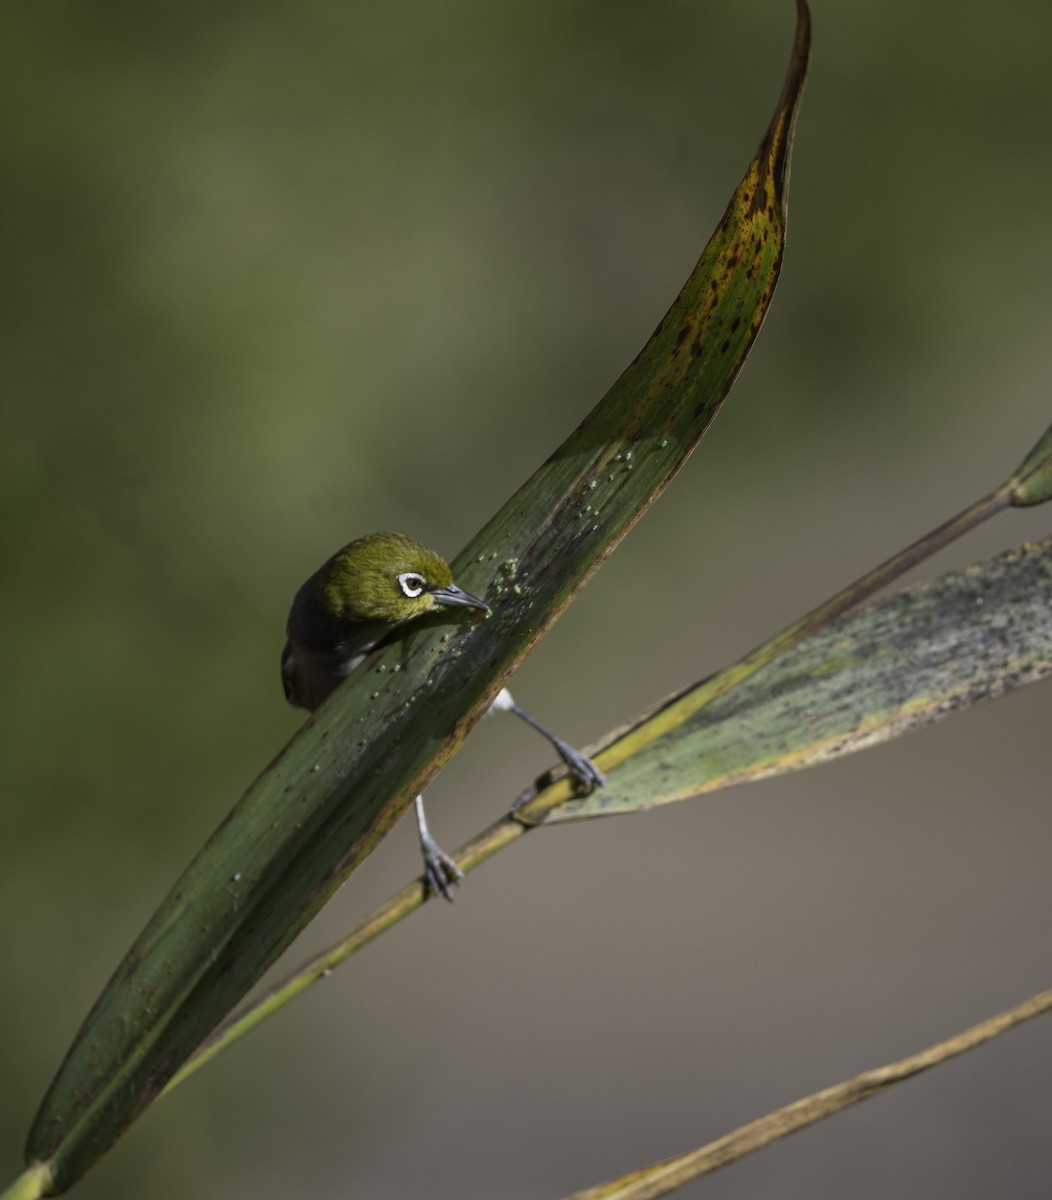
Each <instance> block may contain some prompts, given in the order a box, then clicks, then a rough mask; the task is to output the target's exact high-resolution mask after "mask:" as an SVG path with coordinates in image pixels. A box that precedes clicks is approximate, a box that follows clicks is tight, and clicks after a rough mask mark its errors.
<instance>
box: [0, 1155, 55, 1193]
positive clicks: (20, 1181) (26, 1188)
mask: <svg viewBox="0 0 1052 1200" xmlns="http://www.w3.org/2000/svg"><path fill="white" fill-rule="evenodd" d="M50 1186H51V1170H50V1168H49V1167H48V1165H47V1163H39V1162H38V1163H33V1164H32V1165H31V1166H29V1167H27V1168H26V1169H25V1170H24V1171H23V1172H22V1174H21V1175H19V1177H18V1178H17V1179H16V1180H15V1181H14V1183H12V1184H11V1186H10V1187H9V1188H8V1189H7V1190H6V1191H4V1192H0V1200H38V1197H40V1196H46V1195H47V1194H48V1188H49V1187H50Z"/></svg>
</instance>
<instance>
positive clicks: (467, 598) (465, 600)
mask: <svg viewBox="0 0 1052 1200" xmlns="http://www.w3.org/2000/svg"><path fill="white" fill-rule="evenodd" d="M431 595H432V596H434V598H435V599H436V600H437V601H438V602H439V604H453V605H457V604H460V605H463V606H464V607H465V608H481V609H482V611H483V612H484V613H488V612H489V605H488V604H486V603H485V601H483V600H480V599H479V598H478V596H473V595H472V594H471V593H470V592H465V591H464V589H463V588H460V587H457V585H456V584H455V583H451V584H449V586H448V587H440V588H434V589H433V591H432V592H431Z"/></svg>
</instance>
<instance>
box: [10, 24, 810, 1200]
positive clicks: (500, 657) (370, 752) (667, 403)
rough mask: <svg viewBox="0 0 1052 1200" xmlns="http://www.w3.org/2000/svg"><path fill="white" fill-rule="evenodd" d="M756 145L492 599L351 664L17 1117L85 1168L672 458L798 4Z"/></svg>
mask: <svg viewBox="0 0 1052 1200" xmlns="http://www.w3.org/2000/svg"><path fill="white" fill-rule="evenodd" d="M797 7H798V16H797V32H796V39H795V44H794V49H793V55H792V59H791V63H790V68H789V73H788V76H787V79H786V84H785V88H784V90H783V93H782V96H781V98H780V99H779V102H778V106H777V109H776V111H775V114H774V117H773V119H772V121H771V124H770V126H769V128H768V131H767V133H766V135H765V136H764V138H763V140H762V142H761V144H760V148H759V151H758V154H757V156H756V158H755V159H754V160H753V162H752V163H751V164H750V166H749V169H748V171H747V172H746V175H745V178H744V180H743V181H742V183H741V185H740V186H739V187H738V189H737V190H736V191H735V193H734V196H733V198H732V199H731V202H730V204H729V206H728V208H727V211H726V213H725V214H724V217H723V220H722V221H721V223H720V225H719V227H718V229H717V230H716V232H715V234H714V235H713V237H712V239H711V240H710V242H709V244H708V246H707V247H706V249H705V251H704V252H703V254H702V256H701V259H700V261H699V263H698V265H697V267H696V268H695V270H694V272H693V273H692V274H691V276H690V278H689V279H688V281H687V283H686V284H685V285H684V288H683V290H682V291H681V293H680V295H679V297H678V298H677V299H676V301H675V303H674V304H673V306H672V307H671V309H670V310H669V311H668V313H667V314H666V315H665V318H664V319H663V320H662V322H661V324H660V325H659V326H658V328H657V330H656V331H655V333H654V334H653V336H652V337H651V339H650V340H649V342H648V343H647V345H646V346H645V347H644V349H643V350H642V351H641V353H640V354H639V355H638V356H637V358H636V359H635V361H634V362H633V363H632V364H631V366H629V367H628V369H627V370H626V371H625V372H624V373H623V374H622V375H621V377H620V378H619V379H618V380H617V382H616V383H615V384H614V386H613V387H612V388H611V390H610V391H609V392H608V394H607V395H606V396H605V397H604V398H603V400H602V401H601V402H600V403H599V405H598V406H597V407H596V408H595V409H594V410H593V411H592V412H591V413H590V414H589V416H588V417H587V418H586V419H585V420H584V422H583V423H582V424H581V425H580V426H579V427H578V429H577V430H576V431H575V432H574V433H573V434H572V435H571V436H570V437H569V438H568V439H567V441H566V442H565V443H564V444H563V445H562V446H561V447H560V448H559V449H558V450H557V451H556V452H555V453H554V454H553V455H552V456H551V457H550V458H549V459H548V460H547V462H545V463H544V465H543V466H542V467H541V468H540V469H539V470H538V471H537V472H536V473H535V474H534V475H533V476H532V477H531V478H530V479H529V480H528V481H527V483H526V484H525V485H524V486H523V487H522V488H521V489H520V490H519V491H518V492H517V493H516V494H515V495H514V496H513V497H512V498H511V500H510V501H509V502H508V503H507V504H506V505H505V506H504V508H502V509H501V511H500V512H499V513H498V514H497V515H496V516H495V517H494V518H493V520H491V521H490V522H489V524H488V525H487V526H486V527H485V528H484V529H483V530H482V532H481V533H479V534H478V536H477V537H476V538H475V539H474V540H473V541H472V542H471V544H470V545H469V546H468V548H467V549H466V550H465V551H464V552H463V553H462V554H461V555H460V556H459V557H458V558H457V559H456V561H455V563H454V570H455V573H456V577H457V579H458V581H459V582H460V583H461V584H463V585H464V586H465V587H467V588H469V589H470V590H471V591H473V592H475V593H477V594H480V595H483V596H485V598H486V599H487V600H488V601H489V603H490V604H491V605H492V607H493V610H494V611H493V616H492V617H491V618H490V619H488V620H485V621H479V622H475V623H472V622H471V621H470V620H469V621H464V622H461V623H459V624H457V625H455V626H454V625H452V624H449V623H445V624H444V623H443V622H442V621H441V620H434V621H431V622H430V623H425V622H420V623H418V624H417V626H416V628H410V630H409V631H408V632H407V633H406V635H405V636H404V637H401V638H399V639H398V640H397V641H396V642H395V643H394V644H392V645H391V646H389V647H388V648H387V649H385V650H384V651H382V652H381V653H379V654H378V655H376V656H375V657H374V659H373V660H371V662H370V663H369V664H367V665H366V666H365V667H363V668H361V669H359V671H358V672H356V673H355V674H354V675H352V676H351V678H350V679H349V680H348V681H347V683H346V684H344V685H343V686H342V687H341V688H340V689H338V690H337V692H336V693H335V694H334V695H333V696H332V697H331V698H330V701H329V702H327V703H326V704H325V705H323V706H322V708H321V709H320V710H319V711H318V712H317V713H316V714H315V715H314V716H313V717H312V718H311V719H310V720H309V721H308V722H307V724H306V725H305V727H304V729H303V730H302V731H301V733H300V734H299V735H298V736H297V737H296V738H294V739H293V740H292V742H290V743H289V745H288V746H287V747H286V748H285V750H284V751H282V753H281V754H280V755H279V756H278V758H277V759H275V761H274V762H273V763H272V764H271V765H270V767H269V768H268V769H267V770H266V771H265V772H264V773H263V774H262V775H261V776H260V778H259V779H258V780H257V781H256V782H255V783H254V784H253V786H252V787H251V788H250V789H249V791H248V792H247V793H246V794H245V796H244V797H243V798H242V800H241V801H240V802H239V803H238V805H237V806H236V807H235V808H234V810H233V812H232V813H231V814H230V815H229V816H228V817H227V819H226V820H225V821H224V822H223V824H222V825H221V826H220V827H219V829H218V830H217V831H216V833H215V834H214V835H213V836H212V838H211V840H210V841H209V842H208V843H207V845H206V846H205V848H204V850H203V851H202V852H201V854H200V855H199V856H198V857H197V859H195V860H194V862H193V863H192V864H191V865H190V867H189V868H188V869H187V871H186V872H185V874H184V875H183V877H182V878H181V879H180V880H179V881H178V883H177V884H176V886H175V888H174V890H173V891H172V892H171V893H170V894H169V896H168V897H167V898H166V899H165V900H164V902H163V903H162V905H161V907H160V909H159V910H158V911H157V913H156V914H155V915H154V917H153V918H152V920H151V921H150V922H149V924H148V925H147V927H146V929H145V931H144V932H143V934H142V935H141V936H140V938H139V939H138V940H137V941H136V943H135V945H134V946H133V947H132V949H131V951H130V952H129V954H128V956H127V957H126V959H125V960H124V962H123V963H122V964H121V965H120V967H119V968H118V969H117V972H116V974H115V975H114V976H113V978H112V979H111V981H110V983H109V984H108V985H107V987H106V989H105V991H104V992H103V994H102V996H101V997H100V999H99V1000H98V1001H97V1003H96V1005H95V1007H94V1008H93V1009H92V1011H91V1013H90V1014H89V1016H88V1019H87V1021H86V1022H85V1024H84V1026H83V1027H82V1029H81V1031H80V1033H79V1035H78V1037H77V1039H76V1041H75V1042H74V1045H73V1047H72V1049H71V1050H70V1052H69V1054H68V1056H67V1058H66V1060H65V1062H64V1064H63V1066H62V1068H61V1069H60V1071H59V1074H58V1076H57V1077H56V1079H55V1081H54V1082H53V1084H52V1086H51V1088H50V1090H49V1092H48V1094H47V1096H46V1097H45V1100H44V1103H43V1105H42V1107H41V1109H40V1112H39V1113H38V1115H37V1119H36V1121H35V1123H34V1125H33V1128H32V1130H31V1132H30V1135H29V1140H28V1145H27V1155H28V1157H29V1160H30V1161H31V1162H32V1161H40V1162H44V1163H46V1164H47V1167H48V1170H49V1173H50V1178H51V1181H52V1182H51V1190H52V1191H61V1190H63V1189H64V1188H66V1187H68V1186H69V1185H70V1184H71V1183H72V1182H73V1181H74V1180H76V1179H77V1178H78V1177H79V1175H81V1174H82V1173H83V1172H84V1171H85V1170H86V1169H87V1168H88V1167H89V1166H90V1165H91V1164H92V1163H93V1162H94V1161H95V1160H96V1159H97V1158H98V1157H99V1155H100V1154H102V1153H103V1152H104V1151H105V1150H106V1149H107V1148H108V1147H109V1146H110V1145H112V1143H113V1142H114V1141H115V1140H116V1138H117V1137H119V1135H120V1134H121V1132H122V1131H123V1130H124V1129H125V1128H126V1127H127V1126H128V1125H129V1124H130V1123H131V1121H133V1120H134V1119H135V1117H136V1116H137V1115H138V1114H139V1113H141V1112H142V1111H143V1109H144V1108H146V1106H147V1105H148V1104H149V1103H150V1101H151V1100H152V1099H153V1098H154V1097H155V1096H156V1095H157V1094H158V1093H159V1092H160V1090H161V1089H162V1088H163V1087H164V1084H165V1082H166V1081H167V1080H168V1079H169V1078H170V1076H171V1075H172V1074H173V1072H174V1071H175V1070H176V1069H177V1068H178V1067H179V1065H180V1063H182V1062H183V1061H184V1060H185V1059H186V1057H187V1056H188V1055H189V1054H190V1053H191V1051H192V1050H193V1049H194V1047H195V1046H196V1045H197V1044H198V1043H199V1042H200V1041H202V1039H203V1038H204V1037H205V1036H206V1035H207V1034H208V1033H209V1031H210V1030H211V1029H212V1028H213V1027H214V1026H215V1025H216V1023H217V1022H218V1021H219V1020H220V1019H221V1018H222V1017H223V1015H224V1014H225V1013H226V1012H228V1011H229V1009H230V1008H231V1007H232V1006H233V1005H234V1004H235V1003H236V1002H237V1000H238V999H240V997H241V996H242V995H244V993H245V992H246V991H247V990H248V988H249V987H250V986H251V985H252V984H253V983H254V982H255V981H256V980H257V979H258V978H259V976H260V975H261V974H262V973H263V971H264V970H265V969H266V968H267V967H268V966H269V965H270V963H272V962H273V961H274V959H275V958H276V957H277V956H278V955H279V954H280V953H281V952H282V951H283V950H284V949H285V947H286V946H287V945H288V944H289V942H291V941H292V939H293V938H294V937H295V936H296V935H297V934H298V933H299V932H300V930H301V929H302V928H303V927H304V925H306V924H307V922H308V921H309V920H310V919H311V918H312V917H313V916H314V914H315V913H316V912H317V911H318V909H319V908H320V907H321V906H322V905H323V904H324V903H325V901H326V900H327V899H328V898H329V897H330V896H331V895H332V893H333V892H334V891H335V890H336V889H337V888H338V887H339V886H340V884H341V883H342V882H343V881H344V879H346V877H347V875H348V874H349V873H350V872H351V871H352V870H353V869H354V867H355V866H356V865H357V864H358V863H359V862H360V861H361V860H362V859H363V858H364V857H365V855H367V854H368V853H369V852H370V851H371V850H372V848H373V847H374V846H375V845H376V843H377V842H378V841H379V840H380V838H381V837H383V835H384V834H385V833H386V832H387V830H388V829H390V827H391V826H392V825H393V824H394V822H395V821H396V820H397V819H398V818H399V816H400V815H401V814H402V812H403V810H404V809H405V807H406V805H407V804H408V803H409V802H410V800H411V798H412V796H413V795H414V794H415V793H416V792H417V791H419V790H420V789H421V788H422V787H423V785H424V784H425V783H426V782H427V780H428V779H429V778H430V777H431V776H432V775H433V774H434V773H435V771H437V770H438V769H439V767H440V766H441V765H442V764H443V763H444V762H445V761H446V760H447V759H448V758H449V756H450V755H451V754H452V753H453V752H454V751H455V750H456V748H457V747H458V746H459V745H460V743H461V741H462V740H463V738H464V737H465V736H466V734H467V733H468V731H469V730H470V728H471V726H472V725H473V723H474V722H475V721H476V720H477V719H478V717H479V716H480V715H481V714H482V713H483V712H484V711H485V709H486V707H487V705H488V704H489V701H490V700H491V698H492V697H493V695H494V694H495V692H496V690H497V689H498V688H499V687H500V686H501V684H502V683H503V682H504V680H505V679H506V678H507V676H508V675H509V674H510V672H511V671H512V669H513V668H514V667H515V666H516V665H517V664H518V663H519V662H520V661H521V660H522V658H523V657H524V656H525V655H526V654H527V653H528V652H529V650H530V649H531V648H532V646H533V645H534V644H535V642H536V641H537V640H538V639H539V638H540V637H541V636H542V635H543V633H544V632H545V631H546V630H547V629H548V628H549V626H550V625H551V624H552V622H553V621H554V620H555V619H556V618H557V616H558V615H559V614H560V613H561V612H562V610H563V609H564V608H565V607H566V605H567V604H568V603H569V602H570V600H571V599H572V598H573V596H574V595H575V594H576V593H577V591H578V590H579V589H580V588H581V587H582V586H583V585H584V583H585V582H586V580H587V579H588V577H589V576H590V575H591V574H592V572H593V571H594V570H595V569H596V568H597V567H598V566H599V564H600V562H601V561H602V560H603V558H605V556H606V555H607V554H609V553H610V551H611V550H612V549H613V547H614V546H615V545H616V544H617V542H618V541H619V540H620V539H621V538H622V537H623V536H624V534H625V533H626V532H627V530H628V529H629V528H630V526H631V525H632V524H633V523H634V522H635V521H636V520H637V519H638V517H639V516H640V515H641V513H642V512H643V511H644V510H645V509H646V507H647V506H648V505H649V504H650V503H651V502H652V500H653V499H654V498H655V497H656V496H657V495H658V494H659V493H660V492H661V491H662V489H663V488H664V487H665V485H666V484H667V483H668V481H669V479H670V478H671V477H672V476H673V475H674V474H675V472H676V471H677V470H678V469H679V467H680V466H681V465H682V464H683V462H684V461H685V459H686V458H687V456H688V455H689V454H690V452H691V450H692V449H693V448H694V446H695V445H696V443H697V441H698V439H699V438H700V437H701V435H702V433H703V432H704V430H705V428H706V427H707V426H708V424H709V422H710V421H711V420H712V418H713V416H714V415H715V413H716V411H717V410H718V408H719V406H720V403H721V402H722V400H723V398H724V397H725V396H726V394H727V392H728V391H729V389H730V387H731V384H732V383H733V381H734V378H735V377H736V375H737V373H738V371H739V369H740V367H741V365H742V363H743V361H744V359H745V356H746V355H747V353H748V351H749V348H750V347H751V345H752V342H753V340H754V338H755V337H756V334H757V331H758V330H759V327H760V324H761V322H762V321H763V318H764V315H765V314H766V311H767V308H768V305H769V303H770V299H771V295H772V293H773V290H774V287H775V283H776V281H777V277H778V271H779V268H780V265H781V258H782V246H783V240H784V229H785V215H786V202H787V192H788V173H789V157H790V149H791V144H792V135H793V128H794V124H795V118H796V113H797V110H798V106H799V101H800V95H801V90H802V87H803V81H804V76H805V73H806V68H807V59H808V53H809V45H810V20H809V16H808V12H807V8H806V5H805V4H804V3H803V0H798V6H797Z"/></svg>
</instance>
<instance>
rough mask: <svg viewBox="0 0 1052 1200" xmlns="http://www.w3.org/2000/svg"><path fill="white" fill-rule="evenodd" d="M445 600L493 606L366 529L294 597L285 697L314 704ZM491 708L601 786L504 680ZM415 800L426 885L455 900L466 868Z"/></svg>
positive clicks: (387, 536)
mask: <svg viewBox="0 0 1052 1200" xmlns="http://www.w3.org/2000/svg"><path fill="white" fill-rule="evenodd" d="M444 608H450V609H457V608H469V609H475V610H477V611H480V612H482V613H485V614H486V615H487V616H488V615H489V613H490V607H489V605H488V604H486V602H485V601H484V600H480V599H479V598H478V597H477V596H473V595H472V594H471V593H470V592H466V591H465V590H464V589H463V588H461V587H459V586H458V585H457V584H456V583H454V582H453V572H452V569H451V568H450V566H449V564H448V563H447V562H446V560H445V559H444V558H442V556H441V555H439V554H437V553H436V552H435V551H434V550H429V549H428V548H427V547H426V546H423V545H421V544H420V542H417V541H414V540H413V539H412V538H410V537H407V536H406V535H405V534H403V533H390V532H381V533H371V534H368V535H366V536H365V537H360V538H358V539H356V540H355V541H353V542H350V543H348V544H347V545H346V546H344V547H343V548H342V549H341V550H338V551H337V552H336V553H335V554H334V555H332V557H331V558H329V559H327V560H326V561H325V562H324V563H323V564H322V565H321V566H320V567H319V568H318V570H317V571H315V572H314V574H313V575H311V577H310V578H309V579H308V580H307V581H306V582H305V583H304V584H303V585H302V586H301V587H300V588H299V590H298V591H297V592H296V595H295V598H294V599H293V601H292V607H291V608H290V610H289V617H288V623H287V626H286V642H285V649H284V651H283V652H282V655H281V679H282V683H283V684H284V687H285V698H286V699H287V700H288V702H289V703H290V704H291V705H292V706H293V707H294V708H302V709H306V710H307V711H308V712H313V711H314V710H315V709H316V708H317V707H318V706H319V705H320V704H321V703H322V701H323V700H325V698H326V697H327V696H329V695H330V693H332V692H333V691H334V690H335V689H336V687H337V686H338V685H339V684H340V683H341V682H342V681H343V680H344V679H346V678H347V676H348V675H350V674H351V672H352V671H354V670H355V669H356V668H357V667H359V666H360V665H361V664H362V663H363V662H364V661H365V659H366V658H367V657H368V656H369V654H370V652H371V651H372V650H374V649H375V648H376V647H377V646H378V645H379V644H380V643H381V642H382V641H384V640H385V639H386V638H387V637H388V635H389V634H391V633H392V632H393V631H394V630H396V629H398V628H399V627H400V626H402V625H404V624H406V623H407V622H410V621H413V620H414V619H415V618H417V617H421V616H424V615H425V614H426V613H434V612H436V611H440V610H442V609H444ZM489 711H490V712H491V713H492V712H511V713H514V714H515V715H516V716H518V717H519V718H521V719H522V720H523V721H525V722H526V723H527V724H528V725H530V726H531V727H532V728H533V729H535V730H536V731H537V732H538V733H540V734H541V735H542V736H543V737H545V738H547V739H548V741H549V742H550V743H551V745H552V746H553V747H554V748H555V750H556V752H557V753H558V755H559V757H560V758H561V759H562V760H563V762H564V763H565V764H566V766H567V768H568V770H569V771H570V774H571V775H572V776H573V778H574V779H575V780H576V781H577V783H578V784H579V785H580V786H581V787H582V788H583V789H584V790H586V791H589V792H590V791H592V790H593V789H594V788H596V787H603V786H605V784H606V778H605V776H604V775H603V773H602V771H600V770H599V768H598V767H597V766H596V765H595V763H594V762H592V760H591V759H590V758H589V757H588V755H586V754H584V753H583V752H582V751H580V750H578V749H576V748H575V747H574V746H572V745H570V743H569V742H566V741H564V740H563V739H562V738H560V737H558V736H557V735H556V734H554V733H552V732H551V730H549V729H547V728H546V727H545V726H544V725H542V724H541V723H540V722H539V721H538V720H537V719H536V718H535V717H533V716H531V715H530V714H529V713H528V712H526V711H525V710H524V709H523V708H521V707H520V706H519V705H518V704H517V703H516V702H515V700H514V698H513V697H512V695H511V693H510V692H509V691H508V689H507V688H502V689H501V691H500V692H499V693H498V694H497V696H496V697H495V698H494V700H493V702H492V703H491V705H490V708H489ZM414 805H415V809H416V822H417V832H418V835H419V839H420V849H421V853H422V854H423V859H424V881H425V885H426V886H427V887H429V888H430V890H431V892H432V893H433V894H434V895H436V896H439V895H441V896H444V897H445V899H447V900H452V899H453V888H454V886H455V885H456V884H457V883H458V882H459V881H460V880H461V879H462V878H463V872H462V871H461V870H460V868H459V867H458V866H457V865H456V863H455V862H454V861H453V859H452V858H450V857H449V855H448V854H446V853H445V851H444V850H442V848H441V847H440V846H439V845H438V843H437V842H436V841H435V839H434V838H433V837H432V836H431V832H430V830H429V829H428V825H427V818H426V816H425V813H424V801H423V797H422V796H417V797H416V799H415V801H414Z"/></svg>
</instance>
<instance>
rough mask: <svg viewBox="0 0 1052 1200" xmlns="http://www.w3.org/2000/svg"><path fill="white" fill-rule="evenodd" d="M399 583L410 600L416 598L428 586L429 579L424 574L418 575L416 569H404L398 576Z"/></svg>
mask: <svg viewBox="0 0 1052 1200" xmlns="http://www.w3.org/2000/svg"><path fill="white" fill-rule="evenodd" d="M398 584H399V586H400V587H401V589H402V594H403V595H404V596H407V597H408V598H409V599H410V600H415V599H416V598H417V596H419V595H420V594H421V593H422V592H423V590H424V588H425V587H426V586H427V580H426V579H425V578H424V577H423V575H418V574H417V573H416V572H415V571H403V572H402V574H401V575H399V576H398Z"/></svg>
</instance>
